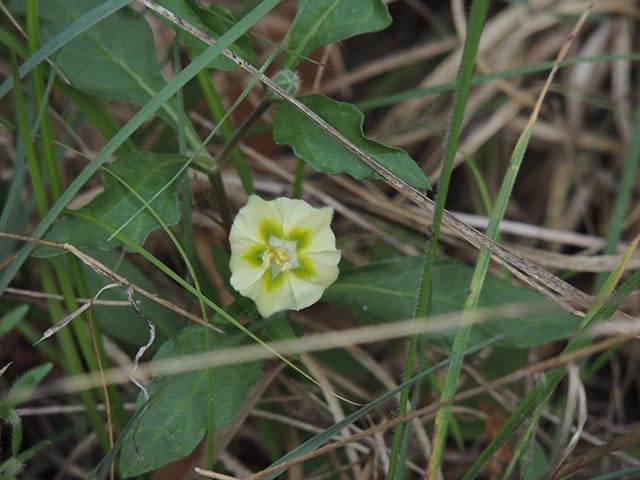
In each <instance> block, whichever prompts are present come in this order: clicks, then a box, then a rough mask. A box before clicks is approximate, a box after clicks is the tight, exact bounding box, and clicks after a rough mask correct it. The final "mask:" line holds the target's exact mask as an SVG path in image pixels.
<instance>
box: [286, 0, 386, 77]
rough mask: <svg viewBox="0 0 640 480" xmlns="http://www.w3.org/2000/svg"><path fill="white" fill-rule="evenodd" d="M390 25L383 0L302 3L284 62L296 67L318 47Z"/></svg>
mask: <svg viewBox="0 0 640 480" xmlns="http://www.w3.org/2000/svg"><path fill="white" fill-rule="evenodd" d="M390 23H391V17H390V16H389V12H388V10H387V7H386V5H385V4H384V3H383V2H382V0H300V1H299V2H298V11H297V13H296V18H295V20H294V24H293V28H292V30H291V40H290V42H289V53H288V55H287V57H286V58H285V60H284V62H283V63H284V65H285V66H286V67H287V68H294V67H295V65H297V64H298V63H300V60H302V58H303V57H306V56H308V55H309V54H310V53H311V52H313V51H314V50H315V49H316V48H318V47H322V46H324V45H329V44H330V43H334V42H339V41H341V40H345V39H347V38H351V37H355V36H356V35H361V34H363V33H368V32H375V31H377V30H382V29H384V28H387V27H388V26H389V24H390Z"/></svg>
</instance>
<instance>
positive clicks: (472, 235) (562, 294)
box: [138, 0, 630, 319]
mask: <svg viewBox="0 0 640 480" xmlns="http://www.w3.org/2000/svg"><path fill="white" fill-rule="evenodd" d="M138 1H139V2H140V3H142V4H143V5H145V6H147V7H148V8H150V9H152V10H153V11H155V12H157V13H158V14H160V15H162V16H163V17H165V18H166V19H168V20H169V21H171V22H172V23H175V24H176V25H178V26H179V27H181V28H183V29H185V30H187V31H188V32H189V33H191V34H193V35H194V36H196V37H198V38H199V39H201V40H202V41H203V42H205V43H207V44H209V45H211V44H213V43H215V40H214V39H213V38H211V37H209V36H208V35H206V34H205V33H204V32H202V31H200V30H199V29H197V28H196V27H194V26H193V25H190V24H188V23H187V22H185V21H184V20H182V19H180V18H178V17H177V16H176V15H174V14H173V13H171V12H170V11H168V10H167V9H165V8H164V7H161V6H159V5H158V4H156V3H154V2H152V1H150V0H138ZM224 55H225V56H226V57H227V58H229V59H230V60H232V61H233V62H235V63H236V64H237V65H238V66H239V67H241V68H242V69H243V70H245V71H246V72H247V73H249V74H250V75H252V76H259V77H260V82H262V83H263V84H264V85H265V86H266V87H267V88H269V89H271V90H274V91H276V92H277V93H278V94H279V95H280V96H282V97H283V98H284V99H285V100H286V101H287V102H289V103H290V104H291V105H293V106H294V107H295V108H297V109H298V110H299V111H300V112H302V113H303V114H305V115H306V116H307V117H308V118H309V119H311V120H313V121H314V122H315V123H316V124H317V125H318V126H320V127H321V128H322V129H323V130H324V131H325V132H327V133H328V134H329V135H331V136H332V137H333V138H334V139H335V140H337V141H338V142H340V143H341V144H342V145H343V146H344V147H345V148H347V149H348V150H349V151H350V152H351V153H353V154H354V155H355V156H357V157H358V158H359V159H360V160H361V161H363V162H364V163H365V164H367V165H368V166H369V167H371V168H372V169H373V170H375V171H376V172H377V173H378V174H380V175H381V176H382V177H384V179H385V180H386V182H387V183H388V184H389V185H390V186H392V187H393V188H394V189H396V190H397V191H399V192H400V193H402V194H404V195H405V196H406V197H407V198H409V199H410V200H411V201H412V202H414V203H415V204H416V205H418V206H419V207H421V208H422V209H423V210H424V211H425V212H426V213H427V214H429V215H433V212H434V209H435V202H434V201H433V200H431V199H430V198H429V197H427V195H426V194H425V193H424V192H421V191H419V190H417V189H415V188H413V187H411V186H410V185H409V184H407V183H406V182H404V181H403V180H401V179H399V178H398V177H396V176H395V175H394V174H393V173H392V172H390V171H389V170H387V169H386V168H384V167H383V166H381V165H380V164H378V163H377V162H376V161H375V160H374V159H373V158H371V157H370V156H369V155H367V154H366V153H365V152H363V151H362V150H361V149H360V148H359V147H357V146H356V145H354V144H353V143H351V142H350V141H349V140H348V139H347V138H345V137H344V136H343V135H342V134H341V133H340V132H338V131H337V130H336V129H335V128H334V127H333V126H331V125H329V124H328V123H327V122H326V121H325V120H323V119H322V118H321V117H319V116H318V115H317V114H316V113H315V112H313V111H311V110H309V109H308V108H307V107H306V106H305V105H304V104H302V102H300V101H299V100H298V99H296V98H295V97H293V96H291V95H289V94H288V93H287V92H286V91H284V90H283V89H281V88H280V87H279V86H278V85H276V84H275V83H274V82H273V81H271V79H269V78H268V77H266V76H264V75H260V73H259V72H258V70H257V69H256V68H254V67H253V66H252V65H250V64H249V63H247V62H246V61H245V60H243V59H242V58H240V57H238V56H237V55H236V54H235V53H233V52H231V51H230V50H225V51H224ZM442 223H443V226H445V227H447V228H449V229H451V230H452V231H454V232H455V233H456V234H458V235H459V236H460V237H461V238H463V239H464V240H466V241H467V242H469V243H470V244H471V245H473V246H474V247H476V248H477V249H480V248H482V247H484V248H487V249H488V250H489V251H490V252H491V253H492V254H493V255H494V256H495V257H497V258H498V259H499V260H500V261H501V263H503V264H504V265H505V266H506V267H507V268H509V270H511V271H512V272H513V273H514V274H515V275H517V276H518V277H519V278H523V280H525V281H526V282H527V283H528V284H529V285H531V286H532V287H533V288H536V289H537V290H538V291H540V292H541V293H544V294H546V295H547V296H549V295H548V292H549V291H551V292H553V293H555V295H557V296H558V297H559V299H560V301H558V300H557V299H556V297H554V296H550V298H551V299H552V300H554V301H556V302H557V303H558V304H559V305H560V306H561V307H562V308H565V309H566V310H568V311H569V312H570V313H574V314H577V313H579V312H585V311H587V310H588V309H589V307H590V306H591V305H592V303H593V301H594V299H593V297H592V296H590V295H587V294H586V293H584V292H583V291H581V290H579V289H577V288H575V287H574V286H573V285H571V284H569V283H567V282H565V281H564V280H562V279H560V278H558V277H557V276H555V275H553V274H551V273H550V272H548V271H547V270H545V269H543V268H541V267H540V266H538V265H536V264H534V263H533V262H531V261H529V260H527V259H526V258H524V257H521V256H520V255H517V254H516V253H513V252H512V251H510V250H509V249H507V248H505V247H503V246H501V245H499V244H498V243H496V242H494V241H493V240H491V239H489V238H488V237H487V236H485V235H484V234H482V233H480V232H478V231H477V230H475V229H474V228H472V227H470V226H469V225H467V224H466V223H464V222H463V221H461V220H460V219H458V218H457V217H456V216H455V215H453V214H452V213H450V212H448V211H445V212H444V215H443V218H442ZM614 318H618V319H629V318H630V317H629V316H628V315H627V314H625V313H623V312H616V313H615V314H614Z"/></svg>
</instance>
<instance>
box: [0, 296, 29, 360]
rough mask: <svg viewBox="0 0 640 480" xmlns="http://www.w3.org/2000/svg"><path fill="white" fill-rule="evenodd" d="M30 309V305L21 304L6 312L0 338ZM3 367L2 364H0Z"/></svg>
mask: <svg viewBox="0 0 640 480" xmlns="http://www.w3.org/2000/svg"><path fill="white" fill-rule="evenodd" d="M28 311H29V305H20V306H19V307H16V308H14V309H12V310H9V311H8V312H7V313H5V314H4V315H3V317H2V320H0V338H2V337H3V336H4V335H6V334H7V333H8V332H10V331H11V330H12V329H13V327H15V326H16V325H17V324H18V323H20V322H21V321H22V319H23V318H24V316H25V315H26V314H27V312H28ZM0 367H2V365H0Z"/></svg>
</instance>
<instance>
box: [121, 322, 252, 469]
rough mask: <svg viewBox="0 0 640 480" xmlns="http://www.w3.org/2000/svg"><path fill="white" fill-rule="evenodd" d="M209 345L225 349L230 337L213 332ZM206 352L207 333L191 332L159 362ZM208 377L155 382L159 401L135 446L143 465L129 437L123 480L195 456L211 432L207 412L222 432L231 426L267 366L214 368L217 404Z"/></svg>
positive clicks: (199, 374) (172, 343)
mask: <svg viewBox="0 0 640 480" xmlns="http://www.w3.org/2000/svg"><path fill="white" fill-rule="evenodd" d="M209 341H210V344H211V346H212V350H216V349H220V348H222V347H224V346H226V345H225V343H226V344H228V343H229V337H226V336H224V335H220V334H214V333H212V332H209ZM205 351H207V349H206V345H205V332H204V327H201V326H192V327H187V328H185V329H184V330H183V331H182V332H181V333H180V334H179V335H178V336H176V337H175V338H173V339H171V340H169V341H167V342H166V343H165V344H164V345H163V346H162V347H161V348H160V350H159V351H158V354H157V355H156V356H155V357H154V361H157V360H166V359H170V358H177V357H184V356H188V355H192V354H196V353H201V352H205ZM176 361H178V360H177V359H176ZM208 372H209V370H200V371H195V372H188V373H183V374H180V375H175V376H170V377H162V378H155V379H153V380H152V381H151V382H150V384H149V386H148V388H149V394H150V395H151V397H152V398H153V397H154V395H157V396H158V397H157V398H155V401H154V403H153V404H151V405H150V406H149V408H148V409H147V411H146V412H144V414H143V415H142V416H141V417H140V424H139V426H138V432H137V434H136V442H137V444H138V445H139V446H140V449H141V451H142V454H143V455H144V459H143V460H139V459H138V457H137V454H136V451H135V448H134V446H133V433H132V432H131V433H128V434H127V435H126V437H125V438H124V443H123V446H122V455H121V472H122V474H123V475H124V476H126V477H129V476H134V475H140V474H142V473H145V472H148V471H150V470H153V469H155V468H158V467H160V466H162V465H165V464H167V463H169V462H171V461H174V460H178V459H181V458H184V457H185V456H187V455H188V454H190V453H191V452H192V451H193V449H194V448H195V447H196V446H197V445H198V444H199V443H200V441H201V440H202V438H203V436H204V434H205V432H206V424H207V413H208V410H207V409H208V407H209V404H210V403H211V402H213V408H214V412H215V414H214V419H215V427H216V428H222V427H225V426H226V425H228V424H229V423H231V421H233V419H234V418H235V416H236V414H237V413H238V411H239V410H240V408H241V407H242V404H243V402H244V399H245V398H246V397H247V395H248V394H249V392H250V390H251V388H253V386H254V385H255V383H256V382H257V381H258V380H259V379H260V375H261V373H262V363H261V362H250V363H243V364H238V365H227V366H224V367H218V368H214V369H213V392H214V395H213V399H210V398H209V396H208V394H207V391H208Z"/></svg>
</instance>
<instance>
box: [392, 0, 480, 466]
mask: <svg viewBox="0 0 640 480" xmlns="http://www.w3.org/2000/svg"><path fill="white" fill-rule="evenodd" d="M488 8H489V2H488V0H475V1H474V2H473V4H472V7H471V12H470V15H469V24H468V27H467V36H466V39H465V43H464V47H463V51H462V59H461V61H460V68H459V70H458V78H457V79H456V87H455V91H454V96H453V105H452V107H451V118H450V121H449V129H448V134H447V138H446V142H445V151H444V154H443V158H442V175H441V177H440V182H439V184H438V196H437V199H436V209H435V212H434V215H433V231H432V236H431V239H430V240H429V242H428V246H427V248H426V251H425V256H424V272H423V277H422V281H421V285H420V288H419V290H418V300H417V304H416V309H415V315H414V318H416V319H418V318H424V317H427V316H428V315H429V314H430V312H431V279H432V272H433V265H434V262H435V257H436V254H437V249H438V239H439V235H440V224H441V221H442V215H443V214H444V209H445V204H446V200H447V194H448V191H449V184H450V182H451V173H452V171H453V161H454V158H455V156H456V153H457V151H458V143H459V140H460V132H461V131H462V122H463V120H464V111H465V106H466V103H467V99H468V97H469V90H470V88H471V79H472V77H473V70H474V66H475V59H476V55H477V53H478V46H479V44H480V36H481V34H482V30H483V28H484V22H485V19H486V15H487V10H488ZM416 321H417V320H416ZM418 340H419V336H418V335H413V337H412V338H411V342H410V344H409V352H408V355H407V364H406V371H405V379H406V378H409V377H411V376H412V375H413V367H412V366H413V364H414V358H415V355H416V353H417V347H418V343H419V341H418ZM454 353H457V352H454ZM420 363H422V362H420ZM408 399H409V392H408V390H407V391H403V392H402V395H401V398H400V408H399V414H400V415H403V414H404V413H405V412H406V409H407V402H408ZM403 430H404V432H403ZM409 433H410V423H407V424H406V425H405V426H404V428H403V427H401V426H400V427H398V428H396V431H395V435H394V439H393V446H392V450H391V454H390V460H389V470H388V474H387V476H388V477H389V478H395V477H396V469H397V464H398V463H400V465H402V464H404V457H405V455H406V449H402V452H403V454H402V455H401V445H402V443H404V444H405V445H406V444H407V442H402V436H403V435H405V436H407V435H409ZM437 455H438V452H436V451H435V449H434V450H433V451H432V455H431V459H434V456H436V458H437V461H436V462H435V465H437V466H436V467H435V468H439V463H440V462H439V457H437ZM430 464H431V460H430Z"/></svg>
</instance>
